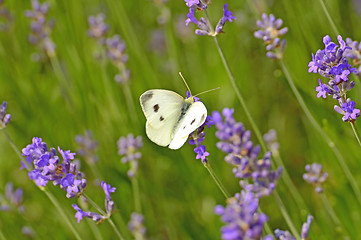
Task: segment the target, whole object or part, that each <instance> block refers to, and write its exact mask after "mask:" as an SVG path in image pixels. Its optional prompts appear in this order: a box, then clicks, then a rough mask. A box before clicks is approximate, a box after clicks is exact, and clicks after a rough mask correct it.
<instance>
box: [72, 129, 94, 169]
mask: <svg viewBox="0 0 361 240" xmlns="http://www.w3.org/2000/svg"><path fill="white" fill-rule="evenodd" d="M75 141H76V142H77V143H78V144H79V145H80V148H78V149H77V153H78V154H79V155H80V156H83V157H84V158H85V161H86V162H87V163H88V164H89V165H94V164H95V163H96V162H97V161H98V156H97V155H96V154H95V152H96V149H97V147H98V142H97V141H94V140H93V134H92V132H91V131H89V130H88V131H86V133H85V136H82V135H77V136H76V137H75Z"/></svg>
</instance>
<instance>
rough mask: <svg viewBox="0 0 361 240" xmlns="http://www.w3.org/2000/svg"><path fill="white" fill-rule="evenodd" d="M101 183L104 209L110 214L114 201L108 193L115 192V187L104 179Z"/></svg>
mask: <svg viewBox="0 0 361 240" xmlns="http://www.w3.org/2000/svg"><path fill="white" fill-rule="evenodd" d="M101 185H102V188H103V190H104V193H105V210H106V211H107V214H108V216H110V215H111V214H112V212H113V209H114V201H113V200H112V198H111V197H110V193H113V192H115V190H116V188H115V187H111V186H110V185H109V184H107V183H106V182H104V181H103V182H102V184H101Z"/></svg>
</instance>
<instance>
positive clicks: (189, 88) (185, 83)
mask: <svg viewBox="0 0 361 240" xmlns="http://www.w3.org/2000/svg"><path fill="white" fill-rule="evenodd" d="M179 75H180V76H181V78H182V79H183V82H184V84H185V85H186V87H187V89H188V91H189V93H190V94H191V96H192V92H191V90H190V88H189V87H188V84H187V82H186V80H185V79H184V77H183V75H182V73H181V72H179Z"/></svg>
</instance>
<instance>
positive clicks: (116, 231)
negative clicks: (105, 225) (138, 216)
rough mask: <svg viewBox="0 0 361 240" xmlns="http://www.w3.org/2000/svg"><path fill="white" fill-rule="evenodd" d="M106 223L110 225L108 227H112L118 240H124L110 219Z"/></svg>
mask: <svg viewBox="0 0 361 240" xmlns="http://www.w3.org/2000/svg"><path fill="white" fill-rule="evenodd" d="M108 222H109V224H110V226H112V228H113V230H114V232H115V234H117V236H118V238H119V239H121V240H124V238H123V236H122V234H121V233H120V232H119V230H118V228H117V227H116V226H115V224H114V222H113V220H111V219H110V218H109V219H108Z"/></svg>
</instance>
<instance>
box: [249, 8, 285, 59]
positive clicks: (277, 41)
mask: <svg viewBox="0 0 361 240" xmlns="http://www.w3.org/2000/svg"><path fill="white" fill-rule="evenodd" d="M282 24H283V21H282V19H280V18H278V19H276V18H275V16H274V15H273V14H270V15H269V16H267V14H265V13H263V14H262V21H260V20H258V21H257V26H258V27H259V29H260V30H258V31H256V32H255V33H254V36H255V37H256V38H259V39H262V40H263V41H264V43H265V44H266V50H267V51H268V52H267V57H268V58H273V59H281V58H282V57H283V51H284V48H285V46H286V40H285V39H283V40H281V38H280V37H281V36H283V35H285V34H286V33H287V32H288V28H287V27H285V28H282V29H281V26H282Z"/></svg>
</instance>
